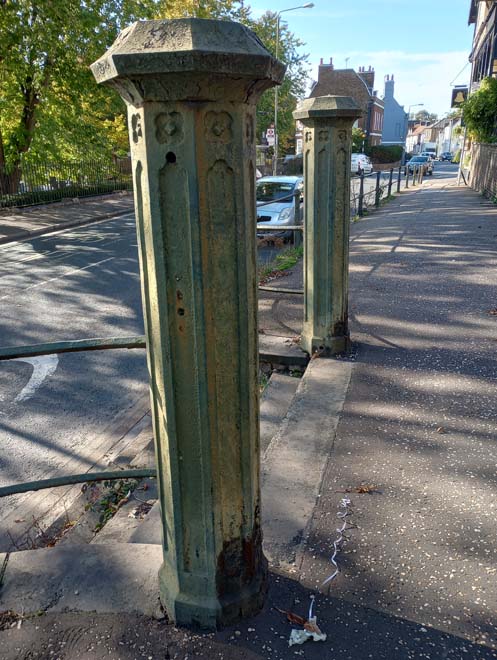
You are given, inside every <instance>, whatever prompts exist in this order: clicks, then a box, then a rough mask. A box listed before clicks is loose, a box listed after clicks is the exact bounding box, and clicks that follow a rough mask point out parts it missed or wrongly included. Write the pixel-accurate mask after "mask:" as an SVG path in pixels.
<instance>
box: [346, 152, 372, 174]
mask: <svg viewBox="0 0 497 660" xmlns="http://www.w3.org/2000/svg"><path fill="white" fill-rule="evenodd" d="M350 169H351V172H352V174H371V172H372V171H373V164H372V162H371V161H370V160H369V158H368V157H367V156H366V154H352V162H351V166H350Z"/></svg>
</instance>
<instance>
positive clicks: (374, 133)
mask: <svg viewBox="0 0 497 660" xmlns="http://www.w3.org/2000/svg"><path fill="white" fill-rule="evenodd" d="M374 78H375V71H374V69H372V68H371V67H369V69H368V70H366V68H365V67H359V69H358V71H355V70H354V69H335V67H334V66H333V60H332V59H330V63H329V64H324V63H323V59H321V62H320V65H319V70H318V80H317V82H316V83H315V84H314V85H313V87H312V90H311V93H310V96H311V97H316V96H326V95H328V94H333V95H336V96H351V97H352V98H353V99H354V101H355V102H356V103H357V105H358V106H359V107H360V108H361V110H362V117H361V118H360V119H359V120H358V123H357V126H358V127H359V128H361V129H362V130H363V131H364V132H365V133H366V142H367V143H368V144H369V145H375V144H380V143H381V136H382V132H383V118H384V107H385V105H384V102H383V99H381V98H380V97H379V96H378V93H377V91H376V90H375V89H374Z"/></svg>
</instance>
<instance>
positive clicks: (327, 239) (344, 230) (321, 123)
mask: <svg viewBox="0 0 497 660" xmlns="http://www.w3.org/2000/svg"><path fill="white" fill-rule="evenodd" d="M361 114H362V113H361V110H360V108H359V107H358V106H357V105H356V104H355V102H354V100H353V99H351V98H349V97H346V96H318V97H315V98H310V99H305V100H304V101H302V103H301V104H300V105H299V106H298V107H297V109H296V110H295V112H294V113H293V116H294V118H295V119H299V120H300V121H301V122H302V123H303V125H304V131H303V159H304V217H305V238H304V325H303V332H302V339H301V345H302V347H303V349H304V350H305V351H307V352H308V353H309V354H312V353H314V352H315V351H318V352H319V353H324V354H334V353H342V352H343V351H345V350H347V348H348V346H349V341H350V340H349V329H348V267H349V259H348V258H349V225H350V165H351V138H352V125H353V123H354V121H355V120H356V119H358V118H359V117H360V116H361Z"/></svg>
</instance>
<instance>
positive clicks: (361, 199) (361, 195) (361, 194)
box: [357, 173, 364, 218]
mask: <svg viewBox="0 0 497 660" xmlns="http://www.w3.org/2000/svg"><path fill="white" fill-rule="evenodd" d="M357 215H358V216H359V217H360V218H362V216H363V215H364V173H362V174H361V175H360V176H359V202H358V209H357Z"/></svg>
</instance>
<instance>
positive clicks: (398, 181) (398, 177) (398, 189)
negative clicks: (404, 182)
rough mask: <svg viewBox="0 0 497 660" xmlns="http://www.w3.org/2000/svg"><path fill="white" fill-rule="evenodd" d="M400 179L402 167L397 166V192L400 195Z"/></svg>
mask: <svg viewBox="0 0 497 660" xmlns="http://www.w3.org/2000/svg"><path fill="white" fill-rule="evenodd" d="M401 179H402V165H399V171H398V173H397V192H398V193H400V181H401Z"/></svg>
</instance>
